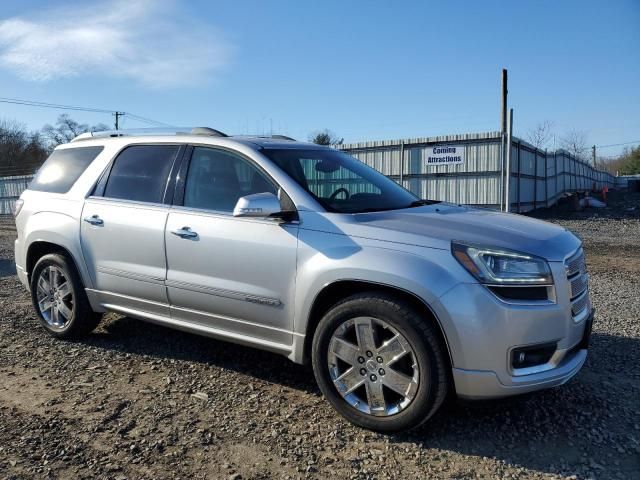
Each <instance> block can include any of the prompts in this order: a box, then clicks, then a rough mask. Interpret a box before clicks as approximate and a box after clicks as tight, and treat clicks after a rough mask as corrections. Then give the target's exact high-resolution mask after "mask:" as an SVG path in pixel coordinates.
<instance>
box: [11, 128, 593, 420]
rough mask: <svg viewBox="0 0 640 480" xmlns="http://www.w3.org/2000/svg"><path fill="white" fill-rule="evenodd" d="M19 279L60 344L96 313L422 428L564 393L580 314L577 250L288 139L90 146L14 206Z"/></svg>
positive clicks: (44, 172)
mask: <svg viewBox="0 0 640 480" xmlns="http://www.w3.org/2000/svg"><path fill="white" fill-rule="evenodd" d="M16 212H17V213H16V223H17V228H18V239H17V240H16V242H15V258H16V266H17V271H18V275H19V277H20V280H21V281H22V283H24V285H25V286H27V287H28V288H29V289H30V291H31V295H32V298H33V304H34V306H35V309H36V311H37V314H38V316H39V317H40V320H41V321H42V325H43V326H44V328H45V329H46V330H47V331H48V332H49V333H50V334H52V335H54V336H56V337H59V338H73V337H77V336H80V335H83V334H87V333H89V332H90V331H92V330H93V329H94V328H95V327H96V326H97V325H98V322H99V320H100V317H101V314H102V313H103V312H106V311H112V312H118V313H120V314H124V315H128V316H131V317H135V318H139V319H141V320H146V321H150V322H155V323H158V324H161V325H166V326H169V327H173V328H178V329H181V330H186V331H189V332H194V333H198V334H202V335H208V336H211V337H215V338H219V339H222V340H228V341H230V342H235V343H239V344H243V345H249V346H253V347H257V348H262V349H265V350H270V351H272V352H276V353H279V354H282V355H285V356H287V357H288V358H289V359H290V360H292V361H294V362H296V363H310V364H312V365H313V370H314V373H315V377H316V380H317V382H318V385H319V386H320V389H321V390H322V393H323V394H324V395H325V397H326V398H327V399H328V400H329V402H330V403H331V404H332V405H333V406H334V407H335V409H336V410H338V412H340V413H341V414H342V415H344V416H345V417H346V418H347V419H348V420H350V421H351V422H353V423H355V424H357V425H360V426H363V427H366V428H370V429H374V430H379V431H396V430H402V429H406V428H410V427H415V426H417V425H420V424H421V423H423V422H424V421H426V420H427V419H428V418H429V417H431V416H432V415H433V414H434V413H435V412H436V411H437V410H438V408H439V407H440V406H441V404H442V402H443V401H444V399H445V397H446V396H447V394H455V395H457V396H458V397H462V398H468V399H486V398H496V397H504V396H508V395H514V394H519V393H523V392H530V391H533V390H539V389H543V388H548V387H553V386H556V385H560V384H563V383H565V382H566V381H568V380H569V379H570V378H571V377H573V376H574V375H575V374H576V373H577V372H578V371H579V370H580V368H581V367H582V365H583V363H584V362H585V359H586V356H587V347H588V342H589V336H590V332H591V323H592V318H593V312H592V308H591V304H590V301H589V294H588V275H587V273H586V271H585V262H584V256H583V251H582V248H581V242H580V241H579V240H578V239H577V238H576V237H575V236H574V235H573V234H571V233H570V232H569V231H567V230H565V229H564V228H561V227H558V226H555V225H552V224H549V223H545V222H542V221H537V220H533V219H530V218H527V217H523V216H519V215H511V214H503V213H499V212H495V211H490V210H481V209H475V208H468V207H464V206H460V205H451V204H445V203H440V202H435V201H428V200H421V199H419V198H417V197H416V196H414V195H413V194H412V193H410V192H409V191H407V190H405V189H404V188H402V187H401V186H399V185H397V184H396V183H395V182H393V181H391V180H390V179H388V178H387V177H385V176H384V175H382V174H380V173H379V172H377V171H375V170H373V169H371V168H369V167H367V166H366V165H364V164H363V163H361V162H359V161H357V160H355V159H354V158H352V157H350V156H348V155H346V154H345V153H342V152H340V151H337V150H335V149H332V148H327V147H320V146H317V145H312V144H307V143H300V142H296V141H292V140H291V139H287V138H285V137H278V138H275V137H272V138H260V137H228V136H226V135H224V134H222V133H220V132H218V131H215V130H212V129H203V128H201V129H194V130H193V131H191V132H189V133H175V132H174V133H173V134H171V135H169V134H165V135H157V134H156V135H127V134H123V133H122V132H117V133H116V134H113V133H112V134H108V133H106V134H94V135H91V134H84V135H82V136H80V137H78V138H77V139H75V140H74V141H73V142H71V143H70V144H67V145H61V146H59V147H58V148H56V150H55V151H54V152H53V153H52V155H51V156H50V157H49V159H48V160H47V161H46V163H45V164H44V165H43V167H42V168H41V169H40V171H39V172H38V174H37V176H36V177H35V179H34V180H33V182H32V183H31V185H30V187H29V189H28V190H26V191H25V192H24V193H23V194H22V196H21V198H20V200H19V201H18V202H17V204H16Z"/></svg>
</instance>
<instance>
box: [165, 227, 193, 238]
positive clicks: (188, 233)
mask: <svg viewBox="0 0 640 480" xmlns="http://www.w3.org/2000/svg"><path fill="white" fill-rule="evenodd" d="M171 233H173V234H174V235H176V236H178V237H180V238H197V237H198V233H197V232H194V231H193V230H191V228H189V227H182V228H180V229H179V230H171Z"/></svg>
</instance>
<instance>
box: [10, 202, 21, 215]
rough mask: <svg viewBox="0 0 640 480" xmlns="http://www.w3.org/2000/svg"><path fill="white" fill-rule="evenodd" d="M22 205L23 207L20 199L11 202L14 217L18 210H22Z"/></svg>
mask: <svg viewBox="0 0 640 480" xmlns="http://www.w3.org/2000/svg"><path fill="white" fill-rule="evenodd" d="M23 205H24V200H22V199H21V198H19V199H17V200H16V201H15V202H13V206H12V207H11V209H12V210H13V216H14V217H17V216H18V214H19V213H20V210H22V206H23Z"/></svg>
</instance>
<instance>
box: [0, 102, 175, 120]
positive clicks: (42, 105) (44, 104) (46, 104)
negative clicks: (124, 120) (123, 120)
mask: <svg viewBox="0 0 640 480" xmlns="http://www.w3.org/2000/svg"><path fill="white" fill-rule="evenodd" d="M0 103H10V104H13V105H24V106H29V107H40V108H54V109H58V110H73V111H81V112H93V113H109V114H113V113H114V112H116V113H118V114H123V113H126V114H127V116H129V117H131V118H132V119H134V120H138V121H139V122H142V123H146V124H147V125H153V126H157V127H173V125H169V124H168V123H163V122H159V121H157V120H153V119H151V118H146V117H142V116H140V115H135V114H133V113H130V112H118V111H117V110H105V109H102V108H93V107H81V106H78V105H63V104H59V103H49V102H39V101H36V100H24V99H20V98H8V97H0Z"/></svg>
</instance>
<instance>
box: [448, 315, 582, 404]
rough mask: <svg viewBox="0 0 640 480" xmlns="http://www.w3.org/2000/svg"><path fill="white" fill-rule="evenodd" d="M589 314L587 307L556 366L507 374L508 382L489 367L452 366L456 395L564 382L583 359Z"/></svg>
mask: <svg viewBox="0 0 640 480" xmlns="http://www.w3.org/2000/svg"><path fill="white" fill-rule="evenodd" d="M593 315H594V311H593V310H591V313H590V315H589V318H588V319H587V321H586V322H585V329H584V334H583V336H582V339H581V341H580V342H579V343H578V345H576V346H575V347H574V348H572V349H571V350H570V351H569V352H568V353H567V355H566V356H565V357H564V359H563V360H562V362H560V364H558V366H557V367H556V368H553V369H551V370H547V371H544V372H540V373H535V374H531V375H523V376H517V377H516V376H512V377H510V378H509V384H505V383H503V382H502V381H500V379H499V378H498V375H496V373H495V372H492V371H482V370H464V369H460V368H454V369H453V380H454V382H455V388H456V393H457V395H458V397H460V398H463V399H467V400H485V399H491V398H501V397H508V396H511V395H519V394H522V393H528V392H533V391H536V390H542V389H546V388H551V387H557V386H559V385H562V384H564V383H566V382H568V381H569V380H571V378H573V377H574V376H575V375H576V374H577V373H578V372H579V371H580V369H581V368H582V366H583V365H584V363H585V361H586V359H587V349H588V347H589V341H590V337H591V326H592V324H593Z"/></svg>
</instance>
